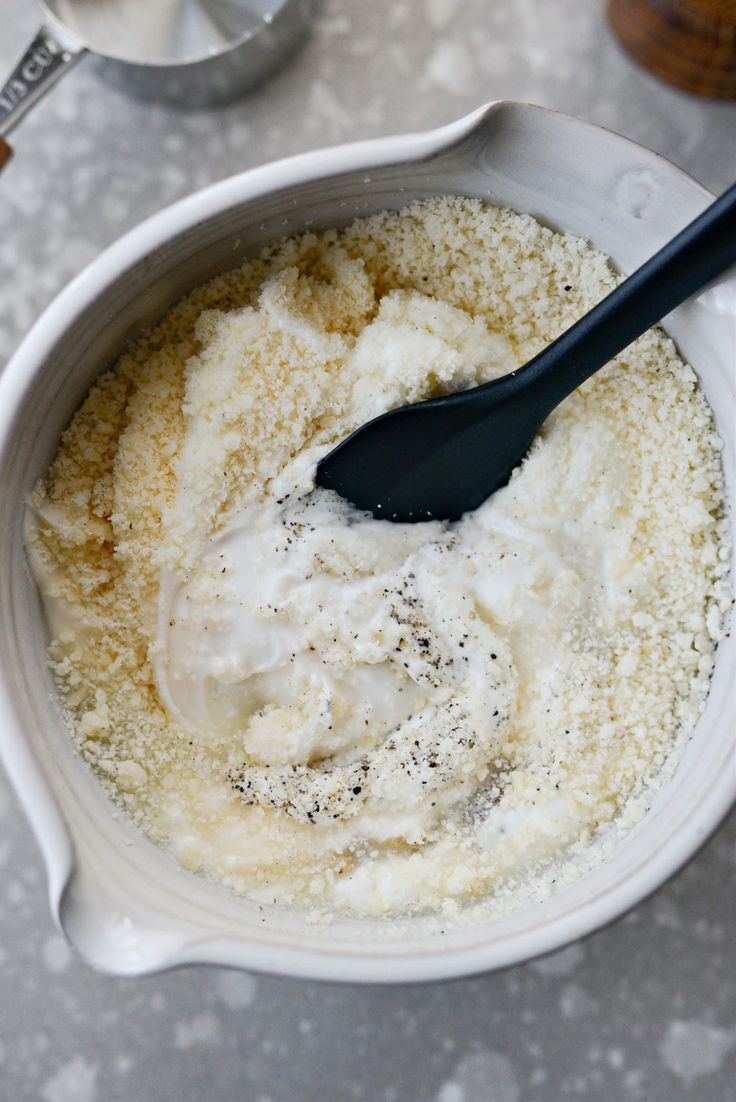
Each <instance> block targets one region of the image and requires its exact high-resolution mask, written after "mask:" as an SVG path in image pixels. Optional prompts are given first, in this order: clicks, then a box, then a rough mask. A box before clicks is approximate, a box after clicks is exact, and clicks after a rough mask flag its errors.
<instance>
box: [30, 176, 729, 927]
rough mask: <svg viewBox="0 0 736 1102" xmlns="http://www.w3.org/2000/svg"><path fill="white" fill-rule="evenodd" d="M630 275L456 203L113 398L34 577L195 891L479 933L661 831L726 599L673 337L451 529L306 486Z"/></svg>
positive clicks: (112, 745)
mask: <svg viewBox="0 0 736 1102" xmlns="http://www.w3.org/2000/svg"><path fill="white" fill-rule="evenodd" d="M616 281H617V277H616V276H615V274H614V273H613V271H612V270H611V268H610V267H609V265H608V262H607V260H606V258H605V257H604V256H602V255H601V254H600V253H598V252H596V251H594V250H593V249H591V248H590V247H589V246H588V245H587V244H586V243H585V242H583V241H581V240H579V239H578V238H575V237H572V236H569V235H562V234H559V233H555V232H553V231H551V230H549V229H547V228H545V227H543V226H541V225H540V224H539V223H537V222H536V221H535V220H534V219H532V218H531V217H528V216H525V215H520V214H516V213H514V212H512V211H509V210H501V209H496V208H494V207H491V206H489V205H486V204H483V203H481V202H480V201H477V200H470V199H462V198H455V197H443V198H438V199H433V200H428V201H423V202H419V203H414V204H412V205H411V206H409V207H407V208H405V209H404V210H401V211H398V212H384V213H382V214H379V215H375V216H373V217H370V218H366V219H361V220H358V221H356V222H354V223H353V224H352V225H351V226H349V227H348V228H346V229H343V230H339V231H338V230H330V231H327V232H323V233H319V234H316V233H307V234H304V235H302V236H301V237H298V238H294V239H291V240H288V241H284V242H282V243H280V244H278V245H275V246H273V247H271V248H269V249H267V250H266V251H265V252H264V253H263V254H262V255H261V256H260V257H258V258H257V259H254V260H250V261H248V262H247V263H245V264H244V265H243V266H242V267H241V268H239V269H237V270H234V271H231V272H227V273H225V274H224V275H222V276H219V277H218V278H217V279H214V280H212V281H211V282H210V283H208V284H206V285H204V286H202V287H199V288H197V289H196V290H195V291H193V292H192V293H191V294H189V295H188V296H187V297H186V298H185V299H184V300H182V301H181V302H180V303H179V304H178V305H177V306H175V307H174V308H173V309H172V310H171V311H170V312H169V313H168V314H167V315H166V317H164V319H163V320H162V321H161V323H160V324H159V325H158V326H156V327H155V328H153V329H151V330H150V331H148V332H147V333H146V334H144V335H143V337H141V338H140V339H139V340H138V342H137V343H136V344H135V346H134V347H133V348H132V349H131V350H130V351H129V352H128V353H127V354H126V355H124V356H123V357H122V359H121V360H120V361H119V363H118V364H117V365H116V366H115V367H114V368H113V370H111V371H109V372H107V373H106V374H104V375H103V376H101V378H100V379H99V380H98V381H97V383H96V384H95V386H94V387H93V388H92V390H91V392H90V394H89V396H88V397H87V399H86V400H85V402H84V403H83V405H82V406H81V408H80V409H79V410H78V412H77V413H76V415H75V417H74V419H73V420H72V423H71V424H70V426H69V428H68V429H67V430H66V432H65V433H64V436H63V438H62V441H61V444H60V447H59V451H58V454H57V456H56V458H55V460H54V462H53V464H52V466H51V468H50V470H49V472H48V474H47V477H46V479H45V481H44V482H43V483H42V484H39V485H38V487H37V488H36V490H35V492H34V495H33V500H32V511H31V523H30V524H29V534H28V545H29V552H30V556H31V561H32V565H33V568H34V571H35V574H36V577H37V579H38V581H39V585H40V588H41V591H42V593H43V596H44V600H45V604H46V608H47V613H48V618H49V622H50V625H51V631H52V636H53V639H52V642H51V644H50V647H49V656H50V662H51V666H52V669H53V671H54V674H55V677H56V682H57V685H58V688H59V693H60V697H61V701H62V704H63V707H64V710H65V714H66V716H67V718H68V721H69V725H70V729H71V731H72V733H73V737H74V739H75V740H76V742H77V744H78V746H79V748H80V750H81V752H82V754H83V755H84V757H85V758H86V760H87V761H88V762H89V763H90V765H91V766H92V767H93V769H94V770H95V771H96V773H97V774H98V775H99V777H100V778H101V779H102V781H103V783H104V784H105V786H106V788H107V790H108V791H109V792H110V793H111V794H112V795H113V797H114V799H115V800H116V801H117V802H118V803H119V804H121V805H122V806H123V807H124V808H126V809H127V811H128V812H129V813H130V814H131V816H133V817H134V818H135V820H136V821H137V822H138V823H140V825H141V826H142V828H143V829H144V830H145V831H146V832H148V834H149V835H150V836H151V837H152V838H153V840H154V841H155V842H157V843H158V844H160V845H162V846H164V847H166V848H167V849H168V850H169V851H170V852H171V853H172V854H173V855H174V856H175V857H176V858H177V859H178V861H180V862H181V863H182V864H183V865H184V866H186V867H187V868H189V869H192V870H194V871H196V872H199V873H202V874H205V875H207V876H210V877H212V878H214V879H216V880H218V881H220V882H221V883H223V884H225V885H227V886H228V887H230V888H232V889H233V890H235V891H237V892H240V893H245V894H248V895H250V896H251V897H252V898H255V899H257V900H259V901H269V902H270V901H273V902H277V903H279V904H286V905H296V906H303V907H305V908H307V909H310V908H314V907H315V906H318V907H321V908H324V911H325V913H333V912H346V913H352V914H359V915H372V916H380V917H387V916H402V915H407V914H413V913H421V912H424V913H427V912H429V913H433V912H440V913H444V915H445V916H447V917H450V918H455V917H458V916H459V914H460V912H459V910H458V908H459V906H460V905H463V906H465V907H466V908H470V907H474V908H475V909H474V910H473V911H472V914H473V915H474V916H476V917H477V915H478V914H479V913H480V911H479V910H478V906H479V905H484V904H483V901H485V902H486V903H487V904H488V906H493V907H496V908H498V909H504V908H505V909H509V908H511V907H513V906H518V905H519V904H520V903H522V902H525V901H528V900H531V899H536V898H541V897H543V896H544V895H545V894H548V893H549V892H550V891H552V890H554V887H555V885H559V884H560V883H562V882H563V881H565V880H566V879H568V880H569V879H571V878H573V877H575V876H579V875H581V874H582V873H583V872H584V871H585V869H586V868H589V867H591V866H592V864H593V863H594V862H595V860H598V859H600V855H601V854H602V853H603V852H604V851H603V848H601V846H600V844H599V843H600V842H601V839H603V838H605V837H606V836H607V835H606V832H607V831H611V830H613V829H615V828H616V827H617V826H618V827H619V828H620V829H621V830H623V829H629V828H630V827H631V825H633V823H634V822H635V821H636V819H637V817H640V816H641V815H642V814H643V813H644V811H645V810H646V806H647V803H648V800H649V799H650V798H651V794H652V792H653V791H654V790H655V788H656V787H657V785H658V784H659V783H661V781H662V778H663V777H665V776H666V773H667V769H668V768H671V766H672V764H673V763H674V762H675V761H676V759H677V756H678V754H679V753H680V752H681V749H682V746H683V744H684V741H685V740H686V739H687V737H688V735H689V734H690V733H691V732H692V729H693V727H694V725H695V723H696V721H697V719H698V716H699V715H700V713H701V711H702V709H703V707H704V704H705V700H706V697H707V693H708V687H709V680H710V676H711V672H712V668H713V662H714V654H715V648H716V646H717V643H718V640H719V638H720V637H721V633H722V631H723V624H724V617H725V615H726V612H727V609H728V608H729V606H730V604H731V591H730V585H729V578H728V569H727V563H728V550H729V545H728V532H727V525H726V519H725V511H724V488H723V478H722V470H721V464H720V455H719V452H720V448H721V442H720V440H719V438H718V436H717V433H716V431H715V428H714V424H713V418H712V415H711V411H710V409H709V407H708V405H707V403H706V401H705V398H704V396H703V394H702V392H701V390H700V389H699V387H698V384H697V380H696V377H695V375H694V373H693V371H692V370H691V368H690V367H688V366H687V365H686V364H685V363H683V361H682V360H681V359H680V357H679V356H678V354H677V351H676V349H675V348H674V346H673V344H672V342H671V341H670V340H669V339H668V338H667V336H666V335H665V334H664V332H662V331H661V330H659V329H655V330H651V331H650V332H648V333H647V334H645V335H644V336H643V337H641V338H640V339H639V340H638V341H636V342H635V343H634V344H633V345H632V346H631V347H630V348H628V349H627V350H626V352H624V353H623V354H622V355H620V356H618V357H616V359H615V360H614V361H613V362H612V363H611V364H610V365H609V366H608V367H607V368H605V369H604V370H603V371H601V372H599V373H598V375H596V376H595V377H594V378H593V379H591V380H589V381H588V382H587V383H585V384H584V385H583V386H582V387H580V388H579V389H578V390H577V391H576V392H575V394H573V395H572V396H571V397H570V398H569V399H568V400H567V401H565V402H564V403H563V404H562V406H560V407H559V408H558V409H557V410H556V411H555V413H554V414H553V415H552V416H551V417H550V418H549V420H548V421H547V423H546V424H545V425H544V427H543V430H542V432H541V433H540V435H539V437H538V439H537V440H536V441H535V443H534V445H533V447H532V449H531V451H530V453H529V455H528V456H527V457H526V459H525V460H524V462H523V463H522V464H521V466H520V467H519V468H518V469H517V471H516V472H515V473H514V475H513V477H512V479H511V482H510V483H509V485H508V486H507V487H506V488H504V489H503V490H501V491H499V492H498V493H497V494H495V495H494V496H493V497H492V498H491V499H489V501H488V502H486V503H485V504H484V505H483V506H481V508H480V509H478V510H476V512H475V513H473V514H469V515H468V516H466V517H464V518H462V519H461V520H460V521H459V522H457V523H456V524H451V525H448V524H439V523H435V522H433V523H430V524H417V525H393V524H390V523H388V522H383V521H377V520H374V519H373V518H370V517H367V516H365V515H363V514H360V513H358V512H357V511H356V510H354V509H353V508H352V507H351V506H349V505H347V503H345V502H343V501H341V499H339V498H337V497H336V495H333V494H330V493H328V492H326V491H322V490H315V489H314V467H315V464H316V461H317V459H318V458H319V456H320V455H322V454H324V453H325V451H327V450H329V448H330V447H331V446H333V445H334V444H335V443H337V442H338V441H339V440H340V439H342V438H344V437H345V435H346V434H347V433H349V432H350V431H352V430H353V429H354V428H356V427H357V426H358V425H360V424H362V423H363V422H365V421H366V420H368V419H369V418H371V417H373V416H375V415H376V414H378V413H380V412H383V411H385V410H386V409H389V408H392V407H395V406H397V405H401V404H404V403H406V402H412V401H416V400H418V399H421V398H426V397H430V396H435V395H438V394H442V393H446V392H447V391H449V390H459V389H463V388H466V387H469V386H473V385H476V384H478V383H480V382H483V381H486V380H488V379H492V378H497V377H499V376H501V375H503V374H505V373H507V372H508V371H511V370H514V369H515V368H516V367H518V366H519V365H521V364H522V363H524V362H525V361H526V360H528V359H529V358H531V357H532V356H533V355H534V354H535V353H537V352H538V351H539V350H540V349H541V348H542V347H544V346H545V345H546V344H547V343H549V342H550V341H551V340H553V339H554V338H555V337H556V336H557V335H558V334H559V333H560V332H561V331H562V330H564V329H565V328H566V327H567V326H568V325H570V324H571V323H572V322H573V321H575V320H576V319H577V318H578V317H579V316H580V315H581V314H582V313H584V312H585V311H586V310H588V309H590V308H591V307H592V306H593V305H594V304H595V303H596V302H597V301H598V300H599V299H600V298H602V297H603V296H604V295H605V294H607V293H608V292H609V291H610V290H611V289H612V288H613V287H614V286H615V284H616ZM596 847H598V848H596ZM596 854H597V855H598V856H596ZM479 901H481V904H479ZM320 913H322V912H320ZM465 913H466V914H469V913H471V911H470V910H467V909H466V912H465Z"/></svg>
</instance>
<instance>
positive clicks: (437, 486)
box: [317, 379, 540, 523]
mask: <svg viewBox="0 0 736 1102" xmlns="http://www.w3.org/2000/svg"><path fill="white" fill-rule="evenodd" d="M502 383H504V380H502V379H500V380H498V383H490V384H487V385H486V386H485V387H475V388H474V389H473V390H469V391H465V392H463V393H460V394H451V395H448V396H446V397H444V398H435V399H431V400H430V401H427V402H418V403H417V404H416V405H411V406H402V407H401V408H400V409H394V410H391V411H390V412H389V413H384V414H382V415H381V416H380V417H376V418H375V419H374V420H373V421H369V422H368V423H367V424H365V425H363V426H362V427H361V428H359V429H357V430H356V431H355V432H354V433H352V435H351V436H349V437H348V438H347V439H346V440H344V441H343V442H342V443H341V444H338V446H337V447H336V448H334V449H333V450H332V451H331V452H330V453H329V454H328V455H326V456H325V457H324V458H323V459H322V460H321V461H320V463H319V465H318V467H317V485H318V486H323V487H325V488H326V489H330V490H335V491H336V492H337V493H338V494H341V495H342V497H345V498H347V500H348V501H351V502H352V503H353V505H355V506H356V507H357V508H358V509H364V510H366V511H367V512H370V513H372V514H373V515H374V516H375V517H377V518H379V519H383V520H391V521H397V522H401V523H417V522H419V521H426V520H457V519H458V518H459V517H461V516H462V515H463V513H467V512H469V511H470V510H471V509H476V508H477V507H478V506H479V505H480V504H481V503H482V502H483V501H485V499H486V498H487V497H488V496H489V495H490V494H492V493H493V492H494V490H497V489H498V488H499V487H500V486H503V485H505V484H506V482H508V480H509V478H510V477H511V472H512V471H513V469H514V467H516V466H518V464H519V463H520V462H521V460H522V459H523V457H524V455H525V454H526V452H527V450H528V449H529V445H530V444H531V442H532V440H533V439H534V436H535V434H536V432H537V429H538V427H539V423H540V420H539V419H538V418H536V419H535V418H534V417H533V416H532V417H531V418H530V411H529V408H528V407H529V402H528V399H527V401H526V402H524V400H523V397H524V396H523V395H522V396H521V399H520V400H515V396H514V395H512V394H509V393H508V386H500V385H499V384H502ZM481 391H482V392H484V393H483V395H482V396H481V394H480V392H481Z"/></svg>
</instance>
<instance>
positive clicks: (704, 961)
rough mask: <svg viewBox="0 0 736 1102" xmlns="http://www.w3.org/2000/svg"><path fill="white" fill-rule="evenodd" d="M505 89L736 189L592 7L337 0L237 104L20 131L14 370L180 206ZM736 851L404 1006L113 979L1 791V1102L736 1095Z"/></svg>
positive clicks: (426, 122) (81, 97)
mask: <svg viewBox="0 0 736 1102" xmlns="http://www.w3.org/2000/svg"><path fill="white" fill-rule="evenodd" d="M36 22H37V14H36V11H35V9H34V5H33V3H32V2H31V0H25V2H21V0H0V28H2V33H0V63H1V64H2V67H3V68H5V67H6V66H9V65H10V63H11V61H13V59H14V57H15V55H16V53H17V52H18V51H19V50H20V48H21V46H23V45H24V40H25V39H26V38H28V37H29V35H30V32H31V31H32V29H33V28H34V27H35V24H36ZM502 97H503V98H515V99H524V100H532V101H535V102H537V103H541V104H547V105H551V106H555V107H559V108H561V109H562V110H565V111H569V112H571V113H573V114H578V115H582V116H584V117H585V118H588V119H591V120H593V121H594V122H598V123H603V124H605V125H606V126H610V127H612V128H614V129H616V130H620V131H622V132H623V133H625V134H628V135H630V136H631V137H633V138H636V139H638V140H640V141H642V142H644V143H645V144H647V145H649V146H652V147H653V148H655V149H657V150H659V151H660V152H662V153H664V154H666V155H667V156H668V157H670V158H671V159H672V160H674V161H676V162H677V163H679V164H680V165H682V166H683V167H684V168H686V169H688V170H689V171H690V172H692V173H693V174H694V175H695V176H697V177H699V178H700V179H701V180H703V182H704V183H706V184H707V185H709V186H710V187H712V188H713V189H714V190H717V189H720V188H723V187H724V186H725V185H726V184H727V183H728V182H729V181H730V180H732V179H733V178H734V177H736V105H731V104H726V103H716V102H706V101H699V100H696V99H692V98H689V97H687V96H684V95H682V94H680V93H677V92H675V91H672V90H670V89H668V88H666V87H664V86H662V85H660V84H658V83H657V82H656V81H654V80H653V79H651V78H649V77H648V76H646V75H645V74H643V73H642V72H640V71H639V70H638V69H637V68H635V66H634V65H633V64H631V63H630V62H629V61H628V60H627V59H626V58H625V57H624V56H623V55H622V53H621V52H620V50H619V49H618V47H617V46H616V44H615V43H614V42H613V41H612V39H611V37H610V36H609V35H608V33H607V31H606V27H605V24H604V21H603V16H602V4H601V3H599V2H597V0H555V2H551V0H326V2H325V3H324V4H323V5H322V9H321V14H320V16H319V18H318V19H317V21H316V23H315V27H314V32H313V34H312V37H311V39H310V41H309V42H308V44H307V45H306V47H305V48H304V49H303V50H302V52H301V53H300V54H299V55H298V57H296V58H295V59H294V61H293V62H292V63H291V64H290V65H289V66H288V68H286V69H285V70H284V71H283V72H281V73H280V74H279V75H278V76H277V77H275V78H274V79H272V80H271V81H270V82H269V83H268V84H267V85H266V86H265V87H263V88H262V89H261V90H259V91H258V92H257V93H255V94H253V95H251V96H250V97H249V98H248V99H246V100H243V101H242V102H240V103H237V104H235V105H232V106H228V107H225V108H220V109H218V110H216V111H212V112H198V113H192V114H184V113H181V112H177V111H174V110H168V109H164V108H161V107H156V106H150V105H148V104H142V103H137V102H134V101H132V100H130V99H127V98H126V97H125V96H124V95H123V94H122V93H120V92H118V91H116V90H114V89H113V88H111V87H107V86H106V85H105V84H104V83H102V82H101V80H100V74H99V72H98V70H97V69H96V68H95V66H94V64H92V63H91V62H84V63H83V64H82V65H80V66H79V67H78V68H77V69H76V70H75V71H74V72H73V73H71V74H70V75H69V76H68V77H67V78H65V80H64V81H63V82H62V84H61V85H60V86H59V87H58V88H57V89H56V90H55V92H54V93H53V94H52V95H51V96H50V97H49V99H47V100H46V101H45V102H44V103H43V104H42V105H41V106H39V107H38V108H37V109H36V110H35V111H34V112H33V113H32V114H31V115H30V116H29V117H28V119H27V120H26V122H25V123H24V125H23V126H22V127H21V128H20V129H19V130H18V132H17V134H16V136H15V145H16V157H15V160H14V162H13V163H12V165H11V167H10V168H9V169H8V170H7V171H6V172H5V174H4V175H3V177H2V181H1V182H0V203H1V206H0V210H1V211H2V216H1V217H2V221H1V226H0V280H1V283H0V286H1V287H2V294H1V295H0V361H3V360H4V359H5V358H6V357H7V356H8V355H9V354H10V353H11V352H12V350H13V348H14V347H15V346H16V345H17V343H18V341H19V340H20V338H21V337H22V336H23V334H24V333H25V332H26V331H27V329H28V328H29V326H30V325H31V323H32V322H33V320H34V319H35V317H36V316H37V315H38V313H39V312H40V310H41V309H42V307H44V306H45V305H46V303H47V302H48V301H49V300H50V299H51V297H52V296H53V295H54V294H55V293H56V291H57V290H58V289H59V288H60V287H61V286H62V285H63V284H64V283H65V282H66V281H67V280H68V279H69V278H70V276H72V275H73V274H74V273H75V272H77V271H78V270H79V269H80V268H81V267H82V266H83V265H84V264H85V263H86V262H87V261H89V260H90V259H91V258H92V257H94V256H96V255H97V253H98V252H99V251H100V250H101V249H102V248H103V247H104V246H105V245H107V244H108V243H109V242H110V241H112V240H113V239H114V238H116V237H117V236H118V235H119V234H120V233H121V232H123V231H124V230H126V229H127V228H128V227H130V226H132V225H133V224H134V223H136V222H138V221H139V220H140V219H141V218H143V217H145V216H146V215H148V214H150V213H152V212H154V211H157V210H158V209H159V208H160V207H162V206H164V205H165V204H167V203H170V202H171V201H172V200H174V199H177V198H179V197H180V196H182V195H185V194H186V193H188V192H190V191H192V190H194V189H196V188H199V187H202V186H203V185H204V184H207V183H210V182H211V181H213V180H217V179H219V178H221V177H223V176H227V175H229V174H230V173H233V172H236V171H237V170H239V169H242V168H247V167H249V166H251V165H256V164H258V163H261V162H264V161H267V160H270V159H272V158H275V157H281V156H284V155H286V154H289V153H295V152H298V151H300V150H304V149H308V148H311V147H316V146H319V145H324V144H328V143H334V142H339V141H343V140H346V139H351V138H355V137H368V136H372V135H378V134H384V133H388V132H391V131H395V132H400V131H404V130H411V129H420V128H428V127H431V126H435V125H437V124H439V123H442V122H446V121H449V120H450V119H453V118H455V117H457V116H459V115H460V114H462V113H463V112H465V111H466V110H468V109H469V108H471V107H474V106H476V105H477V104H478V103H480V102H482V101H485V100H489V99H494V98H502ZM0 492H1V491H0ZM735 842H736V818H734V817H732V818H731V819H730V821H729V822H727V823H726V824H725V825H724V826H723V827H722V828H721V830H720V831H719V832H718V834H717V836H716V837H715V838H714V839H713V840H712V841H711V842H710V843H709V844H708V845H707V846H706V847H705V849H704V850H703V851H702V852H701V853H700V854H699V856H698V857H697V858H696V859H695V861H693V862H692V863H691V864H690V866H689V867H688V868H687V869H686V870H685V871H684V872H683V873H682V874H681V875H680V876H679V877H677V878H676V879H675V880H674V881H673V882H671V883H670V884H668V885H667V886H666V887H665V888H664V889H663V890H662V891H660V892H659V893H658V894H657V895H656V896H655V897H654V898H653V899H650V900H649V901H648V902H646V903H644V904H643V905H641V906H640V907H638V908H637V909H636V910H635V911H634V912H633V913H632V914H630V915H629V916H628V917H627V918H625V919H624V920H623V921H621V922H618V923H617V924H616V925H614V926H612V927H611V928H609V929H607V930H604V931H602V932H601V933H598V934H596V935H595V936H593V937H591V938H589V939H588V940H587V941H585V942H584V943H582V944H577V945H573V946H571V947H569V948H568V949H565V950H563V951H562V952H559V953H557V954H555V955H554V956H551V957H547V958H546V959H544V960H539V961H536V962H534V963H532V964H529V965H527V966H525V967H519V968H515V969H513V970H511V971H508V972H506V973H503V974H500V975H494V976H488V977H485V978H480V979H473V980H468V981H463V982H459V983H454V984H449V985H443V986H442V985H433V986H429V987H425V988H403V989H391V990H381V989H358V988H351V987H329V986H323V985H320V984H316V983H306V982H295V981H289V980H278V979H263V978H254V977H252V976H249V975H244V974H238V973H235V972H226V971H222V970H218V969H214V968H208V969H199V970H196V971H194V970H191V969H189V970H183V971H180V972H177V973H173V974H170V975H166V976H162V977H153V978H148V979H140V980H118V979H109V978H107V977H103V976H97V975H95V974H93V973H92V972H90V971H89V970H88V969H87V968H86V967H84V966H83V965H82V964H81V963H79V962H78V961H77V960H75V959H74V958H73V957H72V954H71V952H70V951H69V949H68V948H67V946H66V944H65V943H64V942H63V941H62V939H61V938H60V937H59V936H58V934H57V933H56V932H55V930H54V928H53V926H52V923H51V921H50V919H49V916H48V913H47V907H46V899H45V883H44V874H43V870H42V867H41V861H40V859H39V856H38V853H37V851H36V847H35V844H34V842H33V840H32V838H31V834H30V830H29V828H28V826H27V824H26V822H25V821H24V819H23V818H22V816H21V814H20V811H19V809H18V805H17V803H16V800H15V798H14V796H13V795H12V793H11V792H10V791H9V789H8V787H7V785H6V784H5V781H4V780H3V779H2V777H0V865H1V866H2V875H1V877H0V1099H2V1102H22V1100H25V1099H34V1100H35V1099H38V1100H40V1102H236V1100H243V1102H343V1100H350V1099H358V1100H361V1099H362V1100H365V1102H568V1100H572V1099H582V1100H584V1102H628V1100H632V1102H635V1100H639V1099H641V1100H642V1102H734V1099H735V1098H736V970H735V969H734V962H735V961H736V922H735V920H734V899H735V893H734V883H735V881H736V846H735V845H734V843H735Z"/></svg>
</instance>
